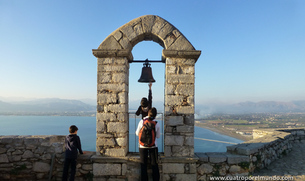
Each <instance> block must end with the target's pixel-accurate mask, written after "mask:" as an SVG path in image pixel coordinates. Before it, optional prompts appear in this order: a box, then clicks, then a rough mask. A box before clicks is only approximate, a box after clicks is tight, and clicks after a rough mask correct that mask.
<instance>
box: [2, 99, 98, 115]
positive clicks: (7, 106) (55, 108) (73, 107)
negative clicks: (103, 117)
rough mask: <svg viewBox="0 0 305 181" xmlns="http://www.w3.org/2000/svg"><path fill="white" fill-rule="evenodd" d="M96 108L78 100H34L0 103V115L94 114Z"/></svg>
mask: <svg viewBox="0 0 305 181" xmlns="http://www.w3.org/2000/svg"><path fill="white" fill-rule="evenodd" d="M95 110H96V106H93V105H89V104H85V103H83V102H81V101H78V100H66V99H57V98H52V99H36V100H31V101H20V102H10V103H8V102H3V101H0V113H23V112H24V113H25V112H26V113H29V112H30V113H38V112H43V113H51V112H52V113H54V112H56V113H59V112H81V111H83V112H94V111H95Z"/></svg>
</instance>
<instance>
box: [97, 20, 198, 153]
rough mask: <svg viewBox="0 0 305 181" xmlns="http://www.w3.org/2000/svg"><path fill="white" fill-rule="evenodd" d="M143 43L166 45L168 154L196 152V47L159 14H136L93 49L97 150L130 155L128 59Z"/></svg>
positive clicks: (165, 134) (165, 94)
mask: <svg viewBox="0 0 305 181" xmlns="http://www.w3.org/2000/svg"><path fill="white" fill-rule="evenodd" d="M141 41H154V42H156V43H158V44H159V45H160V46H162V47H163V48H164V49H163V51H162V59H163V60H164V61H165V74H166V75H165V79H166V80H165V93H164V96H165V99H164V100H165V102H164V155H165V157H193V156H194V90H195V86H194V83H195V74H194V73H195V63H196V61H197V59H198V58H199V56H200V54H201V51H198V50H195V48H194V47H193V46H192V44H191V43H190V42H189V41H188V40H187V39H186V38H185V36H184V35H183V34H182V33H181V32H180V31H179V30H178V29H177V28H176V27H174V26H173V25H172V24H170V23H169V22H167V21H166V20H164V19H163V18H161V17H159V16H155V15H145V16H141V17H139V18H136V19H134V20H132V21H130V22H128V23H126V24H125V25H123V26H121V27H120V28H118V29H117V30H115V31H114V32H112V33H111V34H110V35H109V36H108V37H107V38H106V39H105V40H104V41H103V42H102V43H101V44H100V46H99V47H98V49H93V50H92V52H93V55H94V56H95V57H97V61H98V68H97V115H96V132H97V140H96V151H97V153H98V154H100V155H105V156H111V157H125V156H126V155H127V153H128V136H129V131H128V126H129V115H128V109H129V107H128V91H129V62H131V61H132V60H133V56H132V53H131V51H132V48H133V47H134V46H135V45H136V44H137V43H139V42H141Z"/></svg>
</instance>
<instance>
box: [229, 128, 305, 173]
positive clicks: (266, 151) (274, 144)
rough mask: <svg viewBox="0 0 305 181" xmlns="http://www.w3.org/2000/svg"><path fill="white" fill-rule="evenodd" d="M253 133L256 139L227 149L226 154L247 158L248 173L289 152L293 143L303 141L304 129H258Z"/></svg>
mask: <svg viewBox="0 0 305 181" xmlns="http://www.w3.org/2000/svg"><path fill="white" fill-rule="evenodd" d="M253 132H255V133H256V135H259V136H256V138H257V139H253V140H250V141H247V142H244V143H241V144H238V145H234V146H228V147H227V152H228V153H232V154H238V155H245V156H248V157H249V159H250V167H249V173H251V172H254V171H255V170H257V169H261V168H264V167H266V166H268V165H270V163H272V162H273V161H274V160H276V159H279V158H282V157H283V156H284V155H286V154H288V153H289V152H290V151H291V148H292V146H293V144H294V143H298V142H300V141H302V140H305V130H304V129H273V130H272V129H259V130H253Z"/></svg>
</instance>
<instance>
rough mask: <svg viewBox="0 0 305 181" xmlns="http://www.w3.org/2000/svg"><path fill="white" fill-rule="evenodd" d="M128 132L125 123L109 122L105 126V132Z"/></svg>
mask: <svg viewBox="0 0 305 181" xmlns="http://www.w3.org/2000/svg"><path fill="white" fill-rule="evenodd" d="M127 130H128V125H127V123H121V122H109V123H108V124H107V132H110V133H126V132H127Z"/></svg>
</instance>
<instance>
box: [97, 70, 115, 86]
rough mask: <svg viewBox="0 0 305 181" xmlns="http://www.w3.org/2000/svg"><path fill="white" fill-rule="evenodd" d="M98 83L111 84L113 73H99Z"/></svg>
mask: <svg viewBox="0 0 305 181" xmlns="http://www.w3.org/2000/svg"><path fill="white" fill-rule="evenodd" d="M97 77H98V78H97V83H98V84H102V83H111V80H112V73H111V72H102V73H98V76H97Z"/></svg>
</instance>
